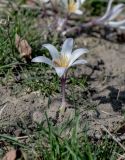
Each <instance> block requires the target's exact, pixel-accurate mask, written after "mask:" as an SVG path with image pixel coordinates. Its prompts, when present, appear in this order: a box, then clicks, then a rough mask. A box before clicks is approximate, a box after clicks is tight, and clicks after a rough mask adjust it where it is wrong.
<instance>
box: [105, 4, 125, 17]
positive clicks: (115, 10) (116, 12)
mask: <svg viewBox="0 0 125 160" xmlns="http://www.w3.org/2000/svg"><path fill="white" fill-rule="evenodd" d="M124 8H125V4H118V5H116V6H115V7H113V9H112V10H111V13H110V14H109V16H110V17H109V19H108V20H113V19H115V18H116V17H117V16H118V15H119V14H120V13H121V12H122V11H123V9H124Z"/></svg>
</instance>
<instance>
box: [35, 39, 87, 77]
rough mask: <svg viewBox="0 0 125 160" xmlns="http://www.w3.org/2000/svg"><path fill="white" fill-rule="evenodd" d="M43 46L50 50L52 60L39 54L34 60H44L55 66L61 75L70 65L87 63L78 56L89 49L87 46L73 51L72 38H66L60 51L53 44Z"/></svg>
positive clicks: (60, 75) (43, 61)
mask: <svg viewBox="0 0 125 160" xmlns="http://www.w3.org/2000/svg"><path fill="white" fill-rule="evenodd" d="M43 47H45V48H46V49H48V50H49V52H50V54H51V57H52V60H51V59H49V58H47V57H44V56H38V57H36V58H33V59H32V62H42V63H46V64H48V65H50V66H52V67H54V68H55V70H56V72H57V74H58V76H59V77H62V76H63V75H64V74H65V73H66V71H67V70H68V68H69V67H71V66H74V65H79V64H85V63H87V61H85V60H84V59H80V60H78V58H79V57H80V56H81V55H83V54H84V53H87V52H88V50H87V49H85V48H79V49H76V50H74V51H73V52H72V49H73V39H72V38H67V39H66V40H65V42H64V43H63V45H62V50H61V52H60V53H59V52H58V50H57V49H56V48H55V47H54V46H53V45H51V44H44V45H43Z"/></svg>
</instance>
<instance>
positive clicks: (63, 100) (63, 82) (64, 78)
mask: <svg viewBox="0 0 125 160" xmlns="http://www.w3.org/2000/svg"><path fill="white" fill-rule="evenodd" d="M65 86H66V77H65V76H63V77H62V78H61V91H62V105H61V108H63V109H65V106H66V101H65Z"/></svg>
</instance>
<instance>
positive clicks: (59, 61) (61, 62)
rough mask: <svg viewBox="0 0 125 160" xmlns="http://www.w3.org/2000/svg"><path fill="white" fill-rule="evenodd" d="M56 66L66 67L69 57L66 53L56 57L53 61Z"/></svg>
mask: <svg viewBox="0 0 125 160" xmlns="http://www.w3.org/2000/svg"><path fill="white" fill-rule="evenodd" d="M53 63H54V65H55V66H56V67H68V65H69V59H68V57H67V56H66V55H61V56H60V57H59V58H58V59H55V60H54V61H53Z"/></svg>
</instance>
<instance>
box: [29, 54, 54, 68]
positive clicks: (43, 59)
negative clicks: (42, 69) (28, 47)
mask: <svg viewBox="0 0 125 160" xmlns="http://www.w3.org/2000/svg"><path fill="white" fill-rule="evenodd" d="M31 62H41V63H46V64H48V65H50V66H53V65H52V61H51V60H50V59H49V58H46V57H44V56H38V57H35V58H33V59H32V61H31Z"/></svg>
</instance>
